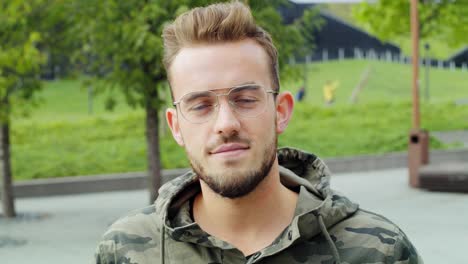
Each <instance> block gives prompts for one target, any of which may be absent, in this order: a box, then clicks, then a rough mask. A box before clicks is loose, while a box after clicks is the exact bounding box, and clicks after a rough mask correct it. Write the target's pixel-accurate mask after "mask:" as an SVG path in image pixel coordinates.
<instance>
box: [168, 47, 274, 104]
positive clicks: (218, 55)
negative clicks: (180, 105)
mask: <svg viewBox="0 0 468 264" xmlns="http://www.w3.org/2000/svg"><path fill="white" fill-rule="evenodd" d="M170 76H171V87H172V89H173V94H174V97H175V98H174V99H178V98H180V97H181V96H182V95H183V94H186V93H189V92H194V91H206V90H217V89H226V88H230V87H233V86H239V85H243V84H246V83H256V84H258V85H267V83H265V81H264V79H265V78H267V79H268V80H269V67H268V59H267V55H266V52H265V51H264V50H263V48H262V47H261V46H260V45H258V44H257V43H256V42H255V41H251V40H244V41H241V42H232V43H231V42H228V43H219V44H206V45H196V46H190V47H184V48H182V49H181V50H180V52H179V53H178V54H177V55H176V57H175V58H174V61H173V63H172V66H171V68H170Z"/></svg>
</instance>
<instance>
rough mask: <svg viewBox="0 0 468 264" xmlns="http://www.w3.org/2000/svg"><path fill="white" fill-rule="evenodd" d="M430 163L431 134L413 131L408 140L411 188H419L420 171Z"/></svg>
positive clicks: (423, 131)
mask: <svg viewBox="0 0 468 264" xmlns="http://www.w3.org/2000/svg"><path fill="white" fill-rule="evenodd" d="M428 163H429V133H428V132H427V131H425V130H412V131H411V132H410V134H409V140H408V172H409V184H410V186H411V187H414V188H417V187H419V169H420V168H421V166H422V165H425V164H428Z"/></svg>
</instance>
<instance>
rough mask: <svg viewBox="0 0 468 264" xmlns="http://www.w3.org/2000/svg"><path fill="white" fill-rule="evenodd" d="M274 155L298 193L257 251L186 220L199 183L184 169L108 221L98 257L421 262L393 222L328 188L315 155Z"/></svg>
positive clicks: (291, 151) (167, 260)
mask: <svg viewBox="0 0 468 264" xmlns="http://www.w3.org/2000/svg"><path fill="white" fill-rule="evenodd" d="M278 160H279V163H280V175H281V182H282V183H283V184H284V185H285V186H287V187H289V188H290V189H292V190H295V191H297V192H298V193H299V198H298V203H297V206H296V209H295V217H294V218H293V220H292V222H291V224H290V225H289V226H288V227H287V228H286V229H285V230H284V231H283V232H282V233H281V234H280V235H279V236H278V237H277V238H276V240H275V241H274V242H273V243H272V244H271V245H269V246H268V247H266V248H264V249H263V250H261V251H258V252H257V253H255V254H252V255H250V256H247V257H245V256H244V255H243V254H242V252H240V251H239V250H238V249H236V248H235V247H234V246H232V245H230V244H229V243H227V242H225V241H222V240H220V239H218V238H216V237H213V236H211V235H209V234H208V233H206V232H204V231H203V230H202V229H201V228H200V227H199V226H198V225H197V223H195V222H194V221H193V220H192V218H191V215H190V200H191V198H193V197H194V195H195V194H196V193H198V192H199V191H200V187H199V184H198V179H197V177H196V175H195V174H194V173H193V172H188V173H186V174H184V175H182V176H180V177H178V178H176V179H174V180H172V181H170V182H168V183H166V184H165V185H164V186H163V187H161V189H160V191H159V197H158V199H157V200H156V202H155V203H154V204H153V205H151V206H149V207H147V208H144V209H142V210H138V211H135V212H133V213H131V214H129V215H127V216H125V217H123V218H121V219H120V220H118V221H117V222H116V223H114V224H113V225H112V226H111V227H110V228H109V230H108V231H107V232H106V233H105V234H104V236H103V239H102V241H101V242H100V243H99V245H98V247H97V253H96V263H99V264H104V263H106V264H111V263H112V264H120V263H122V264H123V263H132V264H134V263H138V264H143V263H171V264H172V263H190V264H198V263H203V264H206V263H229V264H231V263H233V264H234V263H273V264H275V263H281V264H284V263H422V261H421V259H420V258H419V256H418V254H417V252H416V249H415V248H414V246H413V245H412V244H411V242H410V241H409V240H408V238H407V237H406V235H405V234H404V233H403V231H401V230H400V229H399V228H398V227H397V226H396V225H395V224H393V223H392V222H390V221H389V220H388V219H386V218H385V217H382V216H380V215H377V214H374V213H371V212H368V211H365V210H362V209H359V207H358V205H357V204H355V203H353V202H351V201H350V200H349V199H348V198H346V197H344V196H342V195H341V194H339V193H338V192H336V191H333V190H332V189H330V186H329V181H330V173H329V170H328V168H327V167H326V165H325V164H324V163H323V162H322V161H321V160H320V159H319V158H317V157H316V156H314V155H312V154H308V153H305V152H301V151H299V150H295V149H289V148H284V149H280V150H278Z"/></svg>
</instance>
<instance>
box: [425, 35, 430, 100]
mask: <svg viewBox="0 0 468 264" xmlns="http://www.w3.org/2000/svg"><path fill="white" fill-rule="evenodd" d="M424 48H425V49H426V60H425V61H426V98H425V99H426V102H429V66H430V63H431V61H430V59H429V49H430V45H429V43H426V45H424Z"/></svg>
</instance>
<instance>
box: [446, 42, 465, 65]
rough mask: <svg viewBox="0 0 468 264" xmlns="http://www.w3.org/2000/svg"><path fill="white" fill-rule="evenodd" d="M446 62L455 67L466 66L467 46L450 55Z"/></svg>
mask: <svg viewBox="0 0 468 264" xmlns="http://www.w3.org/2000/svg"><path fill="white" fill-rule="evenodd" d="M448 61H450V62H454V63H455V65H456V67H462V66H463V65H465V66H468V46H466V47H464V48H463V49H461V50H460V51H458V52H457V53H455V54H454V55H452V56H451V57H450V58H448Z"/></svg>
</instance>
